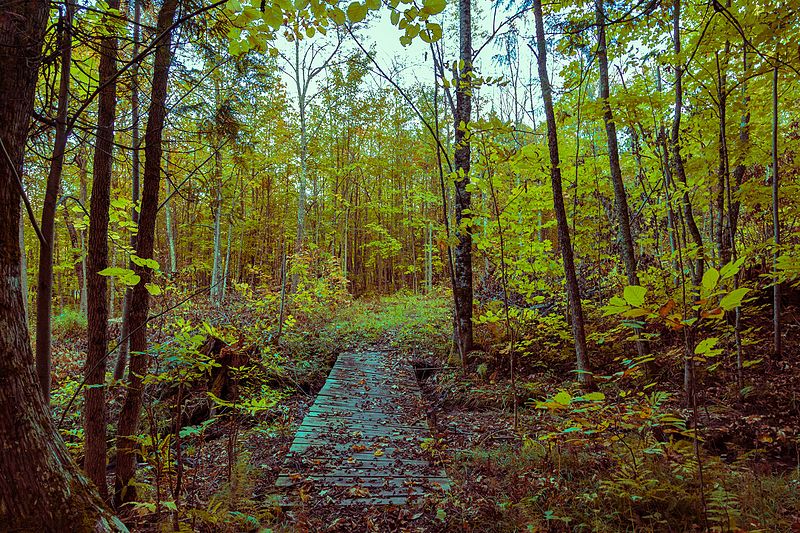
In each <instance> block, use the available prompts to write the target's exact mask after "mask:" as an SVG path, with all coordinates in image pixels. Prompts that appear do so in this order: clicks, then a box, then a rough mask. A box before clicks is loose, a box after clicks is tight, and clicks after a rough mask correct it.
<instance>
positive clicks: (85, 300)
mask: <svg viewBox="0 0 800 533" xmlns="http://www.w3.org/2000/svg"><path fill="white" fill-rule="evenodd" d="M75 162H76V163H77V165H78V168H79V169H80V201H81V206H82V207H83V208H84V209H86V186H87V184H86V181H87V179H86V178H87V175H88V170H87V169H86V156H85V154H84V151H83V149H81V150H79V151H78V155H77V156H76V157H75ZM80 238H81V270H82V271H83V279H82V280H81V316H83V317H85V316H86V315H87V313H88V312H89V297H88V294H87V288H86V271H87V270H88V266H87V265H88V263H87V260H88V255H89V252H88V250H87V249H86V245H87V242H86V241H87V237H86V229H85V227H82V228H81V232H80Z"/></svg>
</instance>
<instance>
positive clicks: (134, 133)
mask: <svg viewBox="0 0 800 533" xmlns="http://www.w3.org/2000/svg"><path fill="white" fill-rule="evenodd" d="M131 2H132V3H133V49H132V50H131V57H136V56H137V55H138V54H139V23H140V22H141V20H142V10H141V7H140V5H139V0H131ZM140 144H141V143H140V142H139V63H134V64H133V65H132V66H131V145H132V147H133V149H132V150H131V203H132V204H133V206H132V207H131V221H132V222H133V223H134V224H138V223H139V211H138V210H137V207H138V206H137V203H138V202H139V167H140V165H139V145H140ZM131 249H133V250H135V249H136V234H135V233H131ZM128 268H131V269H132V268H133V263H131V264H130V265H129V266H128ZM132 292H133V290H132V289H131V288H130V287H129V288H127V289H126V290H125V298H124V299H123V301H122V324H121V326H120V328H119V352H118V353H117V363H116V365H115V366H114V379H115V380H120V379H122V378H123V376H124V375H125V367H126V365H127V364H128V351H129V350H128V349H129V347H130V342H129V339H128V337H129V335H130V318H131V316H130V315H131V310H130V308H131V293H132Z"/></svg>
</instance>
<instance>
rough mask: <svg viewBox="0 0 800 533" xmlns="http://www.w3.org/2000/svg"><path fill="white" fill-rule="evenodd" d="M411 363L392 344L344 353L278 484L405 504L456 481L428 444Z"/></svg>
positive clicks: (364, 501) (328, 497)
mask: <svg viewBox="0 0 800 533" xmlns="http://www.w3.org/2000/svg"><path fill="white" fill-rule="evenodd" d="M423 412H424V411H423V409H422V396H421V394H420V391H419V387H418V385H417V382H416V377H415V375H414V371H413V369H412V368H411V365H410V364H408V362H407V361H403V360H402V359H400V358H398V357H396V354H391V353H386V352H365V353H358V354H341V355H340V356H339V358H338V359H337V361H336V364H335V365H334V367H333V369H332V370H331V372H330V375H329V376H328V379H327V381H326V382H325V385H324V386H323V387H322V389H321V390H320V392H319V394H318V395H317V398H316V399H315V402H314V405H312V407H311V409H310V410H309V412H308V414H307V415H306V416H305V418H304V419H303V422H302V423H301V425H300V428H299V429H298V431H297V433H296V434H295V438H294V440H293V442H292V446H291V448H290V449H289V453H288V454H287V458H286V461H285V464H284V468H283V470H282V472H281V474H280V476H279V477H278V480H277V482H276V485H277V486H278V487H279V488H281V489H282V490H283V491H284V492H285V493H286V494H287V500H286V501H287V502H295V503H296V502H297V498H295V497H293V496H296V495H295V494H294V491H295V490H302V491H303V494H302V496H303V497H302V501H309V499H313V500H315V501H319V502H320V503H323V504H335V505H355V504H359V505H402V504H405V503H407V502H409V501H410V500H411V499H414V498H417V497H422V496H425V495H426V494H433V495H437V494H438V495H441V494H442V493H443V492H444V491H446V490H449V487H450V482H449V479H448V478H447V475H446V473H445V472H444V470H443V469H442V468H441V467H440V466H436V465H433V464H431V462H430V461H429V456H427V455H426V453H425V452H424V451H423V450H422V448H421V447H420V444H421V443H422V442H423V440H424V439H426V438H429V437H430V429H429V427H428V422H427V420H426V419H425V417H424V415H423V414H422V413H423Z"/></svg>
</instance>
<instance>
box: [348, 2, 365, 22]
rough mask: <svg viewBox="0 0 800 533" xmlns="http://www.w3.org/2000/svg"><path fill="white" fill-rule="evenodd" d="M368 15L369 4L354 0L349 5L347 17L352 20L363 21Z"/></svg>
mask: <svg viewBox="0 0 800 533" xmlns="http://www.w3.org/2000/svg"><path fill="white" fill-rule="evenodd" d="M366 16H367V6H365V5H363V4H361V3H360V2H353V3H351V4H350V5H349V6H347V19H348V20H349V21H350V22H361V21H362V20H364V18H365V17H366Z"/></svg>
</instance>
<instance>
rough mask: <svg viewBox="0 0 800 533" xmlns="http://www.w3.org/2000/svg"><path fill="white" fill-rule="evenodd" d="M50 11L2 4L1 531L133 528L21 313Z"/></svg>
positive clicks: (39, 5)
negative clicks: (51, 391) (114, 505)
mask: <svg viewBox="0 0 800 533" xmlns="http://www.w3.org/2000/svg"><path fill="white" fill-rule="evenodd" d="M48 15H49V2H45V1H43V0H28V1H26V2H10V3H9V2H4V3H2V4H0V72H2V73H3V75H2V76H0V144H1V145H2V148H1V149H0V160H2V163H0V376H2V377H1V378H0V381H1V382H2V386H1V387H0V435H3V437H2V440H1V441H0V448H1V450H0V451H1V452H2V453H0V530H3V531H9V530H14V531H18V530H25V531H125V526H123V525H122V524H121V523H120V522H119V521H118V520H117V519H116V518H114V517H113V515H112V514H111V513H110V511H109V510H108V509H107V508H106V507H105V505H104V504H103V502H102V500H101V499H100V498H99V497H98V496H97V493H96V492H95V491H94V489H93V488H92V486H91V484H90V483H89V482H88V481H87V480H86V478H85V477H84V476H83V474H82V473H81V471H80V469H79V468H78V466H77V465H76V464H75V462H74V461H73V460H72V458H71V457H70V455H69V453H68V452H67V450H66V447H65V446H64V444H63V441H62V440H61V437H60V436H59V434H58V432H57V431H56V428H55V426H54V425H53V422H52V420H51V418H50V413H49V411H48V410H47V408H46V407H45V404H44V402H43V401H42V395H41V393H40V392H39V390H38V387H39V386H38V379H37V377H36V374H35V373H34V356H33V353H32V351H31V347H30V343H29V338H30V337H29V332H28V325H27V323H26V322H25V319H24V314H23V313H22V312H21V311H22V309H23V307H24V303H23V294H22V283H21V278H22V272H21V269H20V264H21V249H20V247H19V217H20V201H19V200H20V187H21V185H22V184H21V181H20V176H22V171H23V169H22V165H23V161H24V149H25V138H26V135H27V132H28V125H29V121H30V116H31V112H32V111H33V100H34V92H35V88H36V81H37V72H38V66H39V60H40V58H41V52H42V43H43V40H44V33H45V28H46V25H47V20H48Z"/></svg>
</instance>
